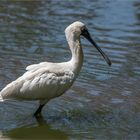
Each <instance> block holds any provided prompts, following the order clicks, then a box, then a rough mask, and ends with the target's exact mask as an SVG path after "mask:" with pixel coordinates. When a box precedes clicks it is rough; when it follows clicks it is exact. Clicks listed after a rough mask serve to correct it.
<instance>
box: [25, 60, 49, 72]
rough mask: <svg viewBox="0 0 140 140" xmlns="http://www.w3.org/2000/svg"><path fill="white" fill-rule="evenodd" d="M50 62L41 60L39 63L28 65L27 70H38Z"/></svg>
mask: <svg viewBox="0 0 140 140" xmlns="http://www.w3.org/2000/svg"><path fill="white" fill-rule="evenodd" d="M47 64H48V62H41V63H39V64H33V65H29V66H27V67H26V70H27V71H30V70H36V69H38V68H40V67H43V66H46V65H47Z"/></svg>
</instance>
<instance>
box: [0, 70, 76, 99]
mask: <svg viewBox="0 0 140 140" xmlns="http://www.w3.org/2000/svg"><path fill="white" fill-rule="evenodd" d="M34 68H35V67H34ZM34 68H33V69H34ZM73 80H74V74H73V72H68V71H65V72H59V73H54V72H50V71H48V69H47V68H39V69H37V70H35V71H32V70H29V71H27V72H26V73H25V74H24V75H22V76H21V77H19V78H18V79H17V80H15V81H13V82H11V83H10V84H8V85H7V86H6V87H5V88H4V89H3V90H2V91H1V92H0V94H1V95H2V97H3V99H21V100H22V99H26V100H28V99H29V100H34V99H40V98H44V96H46V94H48V95H47V97H48V98H50V97H51V96H52V97H53V96H55V95H53V94H56V92H57V90H64V89H61V86H62V85H65V84H66V83H70V84H71V83H72V81H73ZM64 87H65V86H64ZM59 88H60V89H59Z"/></svg>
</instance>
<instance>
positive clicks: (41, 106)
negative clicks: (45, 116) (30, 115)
mask: <svg viewBox="0 0 140 140" xmlns="http://www.w3.org/2000/svg"><path fill="white" fill-rule="evenodd" d="M44 105H45V104H43V105H39V107H38V109H37V110H36V112H35V113H34V116H35V117H36V118H38V117H40V116H41V111H42V108H43V106H44Z"/></svg>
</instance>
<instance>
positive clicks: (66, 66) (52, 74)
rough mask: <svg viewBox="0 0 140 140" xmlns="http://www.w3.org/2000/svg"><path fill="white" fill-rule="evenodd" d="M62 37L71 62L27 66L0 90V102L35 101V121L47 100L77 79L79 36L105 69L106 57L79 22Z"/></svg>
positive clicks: (80, 65) (109, 62) (78, 69)
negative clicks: (21, 73) (89, 44)
mask: <svg viewBox="0 0 140 140" xmlns="http://www.w3.org/2000/svg"><path fill="white" fill-rule="evenodd" d="M65 35H66V39H67V42H68V45H69V47H70V50H71V53H72V58H71V60H70V61H68V62H62V63H51V62H41V63H39V64H33V65H29V66H28V67H27V68H26V70H27V71H26V72H25V73H24V74H23V75H22V76H21V77H19V78H18V79H16V80H15V81H13V82H11V83H10V84H8V85H7V86H6V87H5V88H3V89H2V90H1V92H0V98H1V100H3V101H4V100H39V101H40V104H39V107H38V109H37V110H36V112H35V113H34V116H35V117H39V116H40V115H41V111H42V108H43V106H44V105H45V104H46V103H47V102H48V101H49V100H50V99H53V98H55V97H58V96H60V95H62V94H63V93H64V92H65V91H67V90H68V89H69V88H70V87H71V86H72V84H73V82H74V81H75V79H76V77H77V76H78V74H79V72H80V69H81V67H82V64H83V51H82V46H81V41H80V36H81V35H82V36H84V37H85V38H86V39H87V40H89V41H90V42H91V43H92V44H93V45H94V46H95V47H96V49H97V50H98V51H99V52H100V53H101V55H102V56H103V57H104V59H105V60H106V62H107V63H108V65H111V61H110V60H109V58H108V57H107V55H106V54H105V53H104V52H103V51H102V50H101V49H100V48H99V47H98V46H97V44H96V43H95V42H94V41H93V40H92V38H91V36H90V34H89V32H88V30H87V28H86V26H85V25H84V24H83V23H82V22H80V21H76V22H74V23H72V24H71V25H69V26H68V27H67V28H66V29H65Z"/></svg>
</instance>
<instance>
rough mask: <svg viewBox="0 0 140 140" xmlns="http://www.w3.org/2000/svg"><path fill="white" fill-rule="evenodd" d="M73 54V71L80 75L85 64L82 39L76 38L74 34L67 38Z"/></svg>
mask: <svg viewBox="0 0 140 140" xmlns="http://www.w3.org/2000/svg"><path fill="white" fill-rule="evenodd" d="M66 38H67V41H68V44H69V47H70V50H71V53H72V58H71V60H70V63H71V65H72V70H73V71H74V72H75V73H76V74H78V73H79V72H80V69H81V67H82V64H83V50H82V46H81V43H80V37H75V36H74V35H73V34H70V35H69V36H66Z"/></svg>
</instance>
